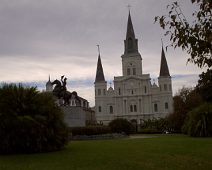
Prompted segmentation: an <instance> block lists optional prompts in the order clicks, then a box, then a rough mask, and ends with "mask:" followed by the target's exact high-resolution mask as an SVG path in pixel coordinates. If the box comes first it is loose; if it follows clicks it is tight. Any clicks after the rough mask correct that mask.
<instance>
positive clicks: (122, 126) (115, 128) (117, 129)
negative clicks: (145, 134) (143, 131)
mask: <svg viewBox="0 0 212 170" xmlns="http://www.w3.org/2000/svg"><path fill="white" fill-rule="evenodd" d="M108 126H109V127H111V130H112V133H121V132H125V133H126V135H129V134H132V133H135V131H136V129H135V126H134V125H133V124H132V123H131V122H129V121H128V120H127V119H120V118H117V119H114V120H112V121H111V122H110V123H109V124H108Z"/></svg>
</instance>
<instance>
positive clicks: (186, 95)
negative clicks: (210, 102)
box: [167, 87, 203, 130]
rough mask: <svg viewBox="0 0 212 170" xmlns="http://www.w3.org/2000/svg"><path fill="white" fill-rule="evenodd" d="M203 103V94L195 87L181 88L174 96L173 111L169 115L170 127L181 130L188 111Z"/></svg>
mask: <svg viewBox="0 0 212 170" xmlns="http://www.w3.org/2000/svg"><path fill="white" fill-rule="evenodd" d="M201 104H203V100H202V96H201V94H200V93H198V92H197V91H196V90H195V89H194V88H191V87H183V88H182V89H179V90H178V92H177V93H176V94H175V96H174V97H173V113H172V114H169V115H168V117H167V121H168V122H169V126H170V128H172V129H174V130H181V128H182V126H183V124H184V121H185V118H186V115H187V113H188V112H189V111H191V110H192V109H194V108H196V107H198V106H200V105H201Z"/></svg>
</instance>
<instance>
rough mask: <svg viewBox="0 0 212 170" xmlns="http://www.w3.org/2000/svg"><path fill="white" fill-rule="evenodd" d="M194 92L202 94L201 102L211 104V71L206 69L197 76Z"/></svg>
mask: <svg viewBox="0 0 212 170" xmlns="http://www.w3.org/2000/svg"><path fill="white" fill-rule="evenodd" d="M196 90H197V91H198V92H199V93H201V94H202V97H203V100H204V101H206V102H212V70H211V69H208V70H207V71H206V72H202V74H200V75H199V80H198V84H197V86H196Z"/></svg>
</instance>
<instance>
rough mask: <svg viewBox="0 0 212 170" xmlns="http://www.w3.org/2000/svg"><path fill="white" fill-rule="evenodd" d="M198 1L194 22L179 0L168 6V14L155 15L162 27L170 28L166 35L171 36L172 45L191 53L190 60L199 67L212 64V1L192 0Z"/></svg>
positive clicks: (193, 0) (193, 1) (192, 0)
mask: <svg viewBox="0 0 212 170" xmlns="http://www.w3.org/2000/svg"><path fill="white" fill-rule="evenodd" d="M191 2H192V4H193V3H197V5H198V6H199V9H200V10H199V11H198V12H196V11H195V12H194V13H193V14H192V15H193V16H194V17H196V20H194V21H193V22H192V23H189V22H188V21H187V20H186V17H185V16H184V15H183V13H182V11H181V8H180V6H179V4H178V3H177V2H173V3H172V4H171V5H168V6H167V10H168V14H167V15H163V16H161V17H159V16H157V17H155V22H157V21H158V22H159V24H160V27H162V28H163V29H168V31H166V33H165V36H167V35H168V36H169V37H170V41H171V42H172V43H171V45H170V46H171V47H174V48H176V47H181V48H182V50H187V53H188V54H190V56H191V57H190V58H189V59H188V62H192V63H194V64H197V66H198V67H203V66H207V67H209V68H210V67H211V66H212V56H211V53H212V42H211V40H212V29H211V28H212V1H211V0H191Z"/></svg>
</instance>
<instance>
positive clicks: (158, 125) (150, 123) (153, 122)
mask: <svg viewBox="0 0 212 170" xmlns="http://www.w3.org/2000/svg"><path fill="white" fill-rule="evenodd" d="M138 126H139V128H140V129H156V130H165V129H167V130H168V128H169V124H168V120H167V117H165V118H158V119H156V118H154V117H153V118H152V119H145V120H143V122H141V123H140V124H139V125H138Z"/></svg>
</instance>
